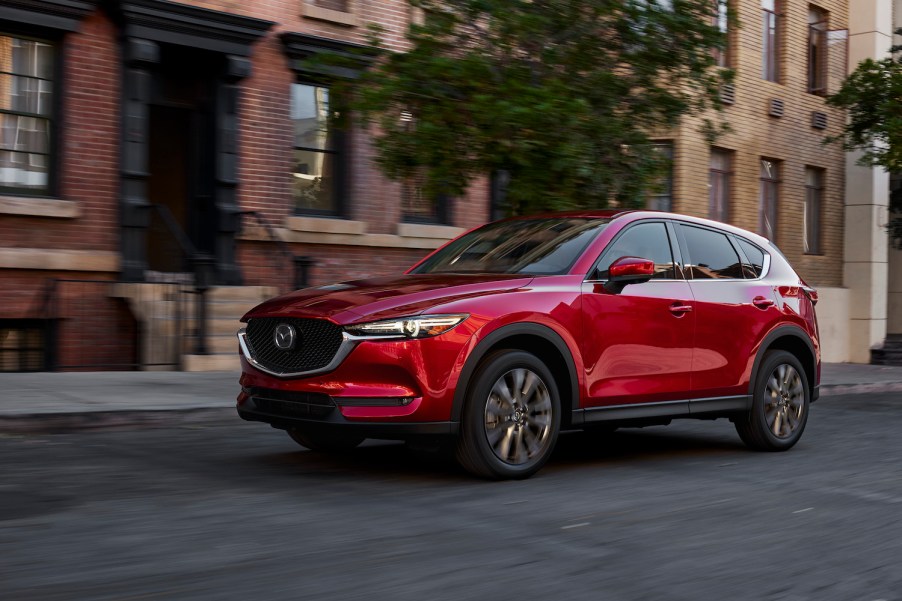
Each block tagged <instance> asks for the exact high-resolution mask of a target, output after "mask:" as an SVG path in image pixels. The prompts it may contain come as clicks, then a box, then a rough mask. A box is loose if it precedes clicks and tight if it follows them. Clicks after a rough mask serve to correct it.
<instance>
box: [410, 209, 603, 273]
mask: <svg viewBox="0 0 902 601" xmlns="http://www.w3.org/2000/svg"><path fill="white" fill-rule="evenodd" d="M608 221H609V220H608V219H597V218H596V219H593V218H587V217H566V218H565V217H560V218H552V219H522V220H514V221H499V222H497V223H490V224H488V225H486V226H483V227H481V228H479V229H478V230H474V231H472V232H470V233H468V234H466V235H464V236H461V237H460V238H458V239H457V240H454V241H453V242H451V244H449V245H447V246H446V247H445V248H443V249H441V250H440V251H438V252H437V253H435V254H434V255H432V256H431V257H429V258H428V259H427V260H426V261H424V262H423V263H422V264H421V265H420V266H419V267H417V268H416V269H414V270H413V272H412V273H523V274H530V275H556V274H562V273H566V272H567V270H568V269H570V267H571V266H572V265H573V263H574V262H575V261H576V259H577V258H578V257H579V256H580V255H581V254H582V252H583V251H584V250H585V248H586V246H588V245H589V242H591V241H592V240H593V239H594V238H595V236H596V235H598V233H599V232H601V231H602V230H603V229H604V228H605V227H606V226H607V224H608Z"/></svg>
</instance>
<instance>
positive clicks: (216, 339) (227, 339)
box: [182, 332, 238, 355]
mask: <svg viewBox="0 0 902 601" xmlns="http://www.w3.org/2000/svg"><path fill="white" fill-rule="evenodd" d="M196 348H197V344H196V342H195V338H194V336H185V338H184V339H183V343H182V354H190V353H193V352H194V349H196ZM207 352H208V353H211V354H214V355H217V354H221V353H222V354H227V353H237V352H238V337H237V336H236V335H235V333H234V332H233V333H231V334H227V335H222V336H207Z"/></svg>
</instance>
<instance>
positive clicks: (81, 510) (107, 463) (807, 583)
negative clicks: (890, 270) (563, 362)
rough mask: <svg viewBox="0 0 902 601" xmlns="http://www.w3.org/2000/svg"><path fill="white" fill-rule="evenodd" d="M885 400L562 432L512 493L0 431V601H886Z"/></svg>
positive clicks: (262, 439) (411, 471)
mask: <svg viewBox="0 0 902 601" xmlns="http://www.w3.org/2000/svg"><path fill="white" fill-rule="evenodd" d="M900 432H902V396H900V395H899V394H886V395H868V396H854V397H852V396H848V397H832V398H824V399H822V400H821V401H818V403H816V404H815V405H814V407H813V408H812V413H811V418H810V421H809V424H808V430H807V432H806V433H805V436H804V437H803V438H802V441H801V442H800V443H799V445H798V446H797V447H796V448H795V449H793V450H792V451H789V452H788V453H782V454H760V453H753V452H750V451H747V450H745V448H744V447H743V446H742V445H741V443H740V442H739V439H738V437H737V436H736V435H735V432H734V430H733V428H732V425H731V424H729V422H727V421H725V420H719V421H717V422H693V421H686V422H677V423H675V424H674V425H671V426H669V427H655V428H647V429H644V430H625V431H622V432H618V433H616V434H614V435H611V436H610V437H609V438H606V439H604V440H597V439H592V438H591V437H587V436H585V435H583V434H569V435H565V436H564V437H563V438H562V440H561V442H560V444H559V446H558V449H557V450H556V452H555V456H554V458H553V459H552V461H551V462H550V464H549V465H548V466H547V467H546V468H545V469H544V470H543V471H542V472H540V473H539V474H538V475H537V476H536V477H534V478H533V479H531V480H528V481H523V482H497V483H493V482H483V481H479V480H474V479H472V478H470V477H469V476H467V475H466V474H464V473H462V472H461V471H459V470H458V469H457V468H456V467H454V465H453V464H449V463H443V462H441V461H437V460H425V459H423V458H421V457H420V456H416V455H412V454H411V453H410V452H409V451H408V450H407V449H405V447H403V446H401V445H398V444H387V443H371V444H370V443H368V444H366V445H364V446H363V447H361V448H359V449H357V450H356V451H354V452H353V453H351V454H349V455H347V456H340V457H331V456H323V455H319V454H315V453H311V452H308V451H305V450H301V449H300V447H296V446H294V443H292V442H291V441H290V440H289V439H288V437H287V436H286V435H285V434H283V433H281V432H279V431H276V430H272V429H270V428H268V427H266V426H264V425H262V424H250V423H244V422H241V421H239V420H238V419H237V418H235V419H234V420H224V421H220V422H217V423H215V424H210V425H204V426H189V427H185V426H183V427H176V428H170V429H162V428H156V429H132V430H120V431H106V432H82V433H72V434H57V435H22V436H11V435H5V436H2V437H0V599H9V600H13V599H15V600H19V599H41V600H47V601H50V600H55V599H77V600H87V599H116V600H128V599H142V600H144V599H192V600H196V599H204V600H221V599H244V600H247V599H255V600H256V599H292V600H296V599H317V600H344V599H366V600H367V601H374V600H381V599H391V600H397V601H403V600H408V599H409V600H417V601H431V600H436V599H454V600H469V599H479V600H482V599H560V600H567V601H569V600H578V599H591V600H606V601H607V600H611V601H618V600H642V601H645V600H656V599H668V600H687V601H690V600H691V601H698V600H699V599H713V600H730V601H733V600H740V599H754V600H776V599H786V600H793V601H797V600H807V599H810V600H817V601H825V600H831V599H837V600H843V601H846V600H853V601H854V600H861V601H876V600H878V599H883V600H886V601H891V600H896V599H902V435H900Z"/></svg>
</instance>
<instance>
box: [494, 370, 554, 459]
mask: <svg viewBox="0 0 902 601" xmlns="http://www.w3.org/2000/svg"><path fill="white" fill-rule="evenodd" d="M552 420H553V404H552V402H551V393H550V392H549V391H548V387H547V386H546V385H545V382H544V381H543V380H542V378H541V377H540V376H539V375H538V374H536V373H535V372H534V371H532V370H530V369H527V368H524V367H518V368H516V369H512V370H510V371H508V372H507V373H505V374H504V375H502V376H501V377H500V378H498V380H496V381H495V384H494V385H493V386H492V389H491V392H490V393H489V398H488V399H487V400H486V404H485V436H486V440H487V441H488V443H489V446H490V447H491V449H492V452H494V454H495V456H496V457H497V458H498V459H500V460H501V461H503V462H504V463H507V464H509V465H522V464H524V463H526V462H528V461H529V460H530V459H532V458H534V457H536V456H539V455H541V454H542V453H544V452H545V450H546V449H547V448H548V446H549V445H550V444H551V442H552V436H551V433H552Z"/></svg>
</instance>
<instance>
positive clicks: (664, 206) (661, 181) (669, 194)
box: [645, 142, 673, 211]
mask: <svg viewBox="0 0 902 601" xmlns="http://www.w3.org/2000/svg"><path fill="white" fill-rule="evenodd" d="M652 151H653V152H655V153H657V154H658V156H659V157H660V158H661V159H662V160H664V161H665V162H666V165H665V167H664V172H663V174H662V175H661V176H660V177H659V178H658V179H657V181H655V182H653V184H652V187H651V192H650V193H649V195H648V198H647V199H646V202H645V208H647V209H651V210H653V211H670V208H671V206H672V205H673V143H672V142H655V143H654V144H652Z"/></svg>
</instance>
